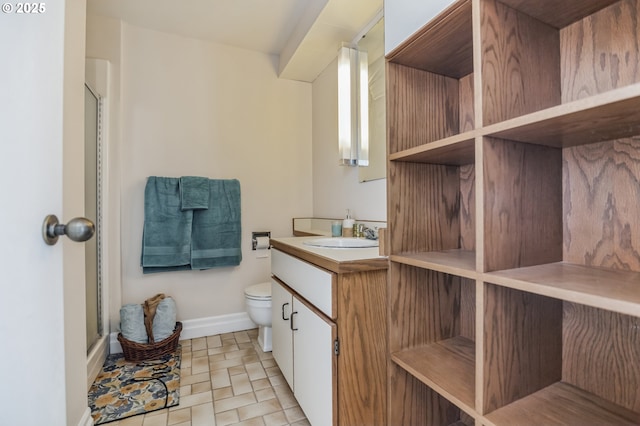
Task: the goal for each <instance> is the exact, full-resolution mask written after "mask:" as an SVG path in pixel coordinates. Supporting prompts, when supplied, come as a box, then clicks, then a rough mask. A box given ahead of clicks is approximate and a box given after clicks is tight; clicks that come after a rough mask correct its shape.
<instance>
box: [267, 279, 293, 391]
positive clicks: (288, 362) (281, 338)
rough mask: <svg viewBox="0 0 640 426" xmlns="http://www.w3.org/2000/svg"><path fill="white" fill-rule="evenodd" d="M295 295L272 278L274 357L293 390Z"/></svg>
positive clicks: (272, 340) (272, 345)
mask: <svg viewBox="0 0 640 426" xmlns="http://www.w3.org/2000/svg"><path fill="white" fill-rule="evenodd" d="M292 299H293V296H292V294H291V292H289V290H288V289H287V288H285V287H284V286H283V285H282V284H280V283H279V282H278V281H276V280H274V279H272V280H271V330H272V334H271V342H272V344H271V347H272V351H271V352H272V354H273V358H274V359H275V360H276V363H278V367H280V371H282V375H283V376H284V378H285V379H286V381H287V383H288V384H289V387H290V388H291V390H295V389H294V387H293V334H292V332H291V312H292V302H293V300H292Z"/></svg>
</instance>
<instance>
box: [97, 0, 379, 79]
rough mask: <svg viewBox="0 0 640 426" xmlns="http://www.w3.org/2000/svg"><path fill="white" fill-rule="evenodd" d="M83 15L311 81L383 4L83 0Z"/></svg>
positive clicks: (351, 0)
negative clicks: (261, 57)
mask: <svg viewBox="0 0 640 426" xmlns="http://www.w3.org/2000/svg"><path fill="white" fill-rule="evenodd" d="M87 14H89V15H101V16H108V17H111V18H117V19H122V20H123V21H125V22H127V23H129V24H131V25H135V26H139V27H143V28H149V29H153V30H157V31H163V32H168V33H172V34H177V35H182V36H186V37H192V38H197V39H202V40H208V41H213V42H217V43H223V44H226V45H231V46H235V47H239V48H243V49H249V50H254V51H258V52H263V53H266V54H270V55H277V56H279V70H278V74H279V76H280V77H282V78H288V79H293V80H301V81H313V80H315V78H316V77H317V76H318V75H319V74H320V72H321V71H322V70H323V69H324V68H325V67H326V66H327V65H328V64H329V63H330V62H331V61H332V60H333V59H334V58H335V57H336V52H337V51H338V49H339V48H340V46H341V45H342V43H343V42H347V43H349V42H351V41H352V40H354V38H355V37H357V36H359V35H360V34H361V33H363V32H364V31H366V29H367V28H368V27H369V26H371V25H372V24H373V23H375V22H373V21H374V20H376V21H377V19H376V17H377V16H381V14H382V0H183V1H176V0H88V1H87Z"/></svg>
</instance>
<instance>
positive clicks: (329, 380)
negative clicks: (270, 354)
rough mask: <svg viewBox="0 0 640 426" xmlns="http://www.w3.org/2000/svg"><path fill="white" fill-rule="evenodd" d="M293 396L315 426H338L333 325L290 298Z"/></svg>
mask: <svg viewBox="0 0 640 426" xmlns="http://www.w3.org/2000/svg"><path fill="white" fill-rule="evenodd" d="M291 317H292V325H293V330H294V331H293V353H294V354H295V363H294V366H293V368H294V372H293V379H294V393H295V396H296V399H297V400H298V403H299V404H300V407H301V408H302V410H303V411H304V413H305V414H306V416H307V418H308V419H309V422H310V423H311V424H312V425H314V426H325V425H333V424H337V422H336V420H337V415H336V408H337V404H335V403H334V401H335V396H336V356H335V355H334V346H333V344H334V341H335V339H336V335H337V331H336V325H335V323H333V322H331V321H330V320H328V319H326V317H324V316H322V315H321V314H320V313H319V312H318V311H317V310H315V308H312V307H311V306H309V305H307V304H305V303H303V302H302V301H301V300H300V299H298V298H297V297H295V296H294V297H293V312H292V314H291Z"/></svg>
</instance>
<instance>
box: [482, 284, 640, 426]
mask: <svg viewBox="0 0 640 426" xmlns="http://www.w3.org/2000/svg"><path fill="white" fill-rule="evenodd" d="M484 297H485V301H484V304H485V307H484V309H485V312H486V315H485V319H484V332H485V336H486V340H485V344H484V366H483V377H484V380H483V406H484V416H485V417H486V419H488V420H489V421H490V422H491V423H492V424H494V425H508V424H530V425H540V424H576V425H578V424H637V423H638V422H639V421H640V395H639V394H638V389H639V387H640V333H638V330H637V327H638V323H639V320H638V318H637V317H633V316H628V315H623V314H619V313H615V312H611V311H606V310H602V309H597V308H593V307H589V306H585V305H582V304H578V303H572V302H567V301H562V300H559V299H555V298H550V297H546V296H541V295H537V294H533V293H529V292H526V291H520V290H515V289H511V288H505V287H502V286H497V285H493V284H491V283H487V284H485V296H484Z"/></svg>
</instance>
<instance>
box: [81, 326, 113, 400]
mask: <svg viewBox="0 0 640 426" xmlns="http://www.w3.org/2000/svg"><path fill="white" fill-rule="evenodd" d="M109 340H110V336H109V339H107V338H106V337H105V336H103V337H101V338H100V340H98V342H97V343H96V344H95V346H94V347H93V348H92V349H91V352H90V353H89V355H88V356H87V390H89V388H90V387H91V385H92V384H93V381H94V380H95V378H96V376H97V375H98V374H99V373H100V370H102V366H103V365H104V360H105V359H106V358H107V355H108V354H109V353H108V352H107V350H108V348H107V344H108V343H109ZM116 341H117V340H116Z"/></svg>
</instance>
